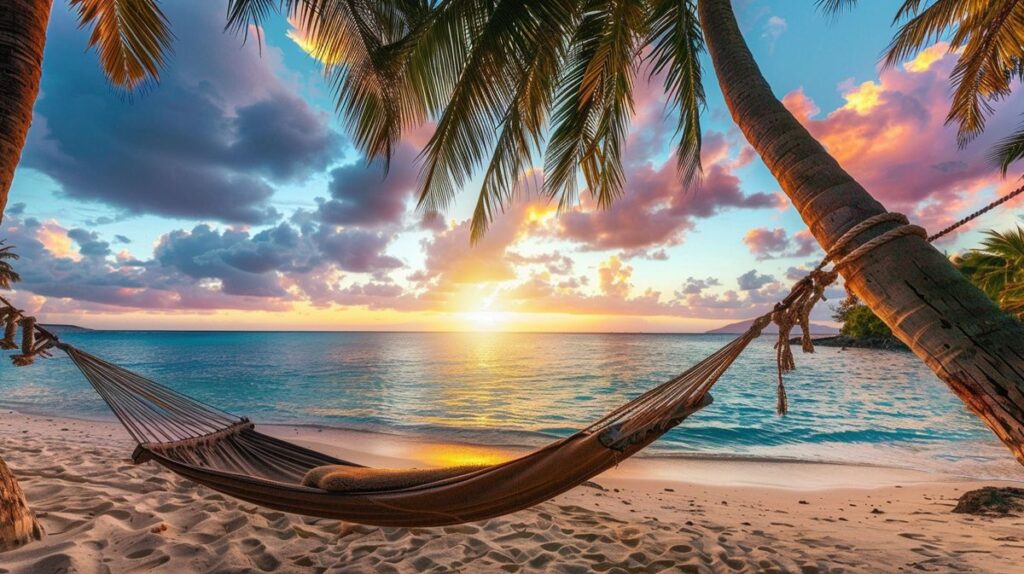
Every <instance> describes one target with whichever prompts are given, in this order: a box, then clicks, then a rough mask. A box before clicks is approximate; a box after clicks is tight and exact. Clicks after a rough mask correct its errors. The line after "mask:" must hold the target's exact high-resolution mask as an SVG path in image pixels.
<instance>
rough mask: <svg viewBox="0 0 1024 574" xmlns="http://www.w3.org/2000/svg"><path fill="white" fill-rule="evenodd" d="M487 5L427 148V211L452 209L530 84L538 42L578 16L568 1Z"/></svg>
mask: <svg viewBox="0 0 1024 574" xmlns="http://www.w3.org/2000/svg"><path fill="white" fill-rule="evenodd" d="M486 8H487V6H484V5H481V6H479V7H478V8H477V13H478V16H477V18H473V19H472V20H476V21H477V22H478V24H477V25H476V26H472V27H470V28H469V33H470V34H469V36H468V38H467V41H468V43H469V45H470V49H469V51H468V53H467V57H466V60H465V64H464V66H463V68H462V70H461V73H460V75H459V78H458V81H457V82H456V83H455V85H454V87H453V89H452V93H451V97H450V98H449V99H448V102H447V104H446V106H445V108H444V111H443V112H442V113H441V116H440V118H439V119H438V122H437V128H436V130H435V131H434V134H433V136H432V137H431V139H430V141H429V142H428V144H427V146H426V148H425V149H424V150H423V154H422V157H423V160H424V165H423V172H422V183H421V191H420V205H421V206H424V207H426V208H427V209H428V210H433V211H438V210H441V209H443V208H444V207H446V206H447V205H448V204H449V203H450V202H451V201H452V200H453V199H454V197H455V194H456V193H457V191H458V190H459V189H460V188H461V186H462V185H463V184H464V183H465V182H466V181H467V180H468V179H469V178H470V177H471V176H472V175H473V173H474V172H475V171H476V169H477V168H478V167H479V166H480V165H481V164H483V162H484V159H485V157H486V155H487V154H488V153H489V151H490V150H491V149H492V148H493V147H494V146H495V145H496V137H497V136H496V133H495V130H496V129H497V128H498V126H500V125H501V123H502V122H503V121H505V120H506V119H507V118H508V111H509V109H510V107H511V106H512V105H513V103H514V102H515V101H516V97H517V95H518V94H519V93H520V87H521V86H523V84H524V83H526V84H528V83H529V81H530V80H529V73H530V69H531V67H530V65H529V63H530V62H531V61H532V59H533V57H534V56H535V55H536V50H537V48H538V46H539V45H541V44H542V43H544V42H549V41H550V40H549V39H547V38H544V35H545V34H550V33H551V32H552V30H555V31H557V30H560V29H565V28H566V27H568V26H569V25H570V24H571V20H572V18H573V14H574V5H573V2H571V1H569V0H500V1H498V2H496V3H494V5H493V8H492V9H490V10H487V9H486ZM480 17H482V19H479V18H480ZM472 20H471V21H472ZM537 131H538V132H539V129H538V130H537ZM510 137H511V136H510ZM505 143H506V144H507V143H508V142H505ZM499 161H500V160H499ZM516 171H517V172H518V169H517V170H516Z"/></svg>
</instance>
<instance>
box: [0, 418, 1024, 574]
mask: <svg viewBox="0 0 1024 574" xmlns="http://www.w3.org/2000/svg"><path fill="white" fill-rule="evenodd" d="M261 428H262V429H263V430H265V431H269V432H271V433H272V434H276V435H279V436H282V437H287V438H289V439H290V440H296V441H299V442H302V443H305V444H309V445H313V446H317V447H318V448H323V449H327V450H332V452H334V453H335V454H339V455H345V456H348V457H349V458H352V459H355V460H358V461H360V462H364V463H368V464H376V465H383V466H399V465H405V466H408V465H418V466H423V465H425V464H437V463H438V462H439V461H467V460H470V461H472V460H490V459H491V458H500V457H502V456H508V455H510V454H512V453H508V452H501V451H496V450H494V449H489V448H486V447H476V446H469V445H444V444H438V443H433V442H427V441H418V440H415V439H408V438H399V437H392V436H387V435H372V434H360V433H352V432H345V431H336V430H331V429H318V428H315V427H285V426H278V427H265V426H264V427H261ZM353 445H358V447H356V448H353ZM132 447H133V445H132V443H131V441H130V440H129V439H128V437H127V436H126V435H125V433H124V432H123V430H122V429H121V428H120V427H119V426H118V425H116V424H114V423H109V422H95V421H82V420H76V419H65V418H57V417H47V416H35V415H26V414H20V413H15V412H10V411H5V412H3V413H0V452H2V453H3V456H4V458H5V459H6V460H7V462H8V464H9V465H10V466H11V467H12V469H13V470H14V472H15V473H16V474H17V476H18V477H19V478H20V480H21V483H22V485H23V487H24V488H25V491H26V493H27V496H28V498H29V501H30V503H31V504H32V506H33V508H34V509H35V511H36V512H37V514H38V516H39V518H40V520H41V522H42V524H43V526H44V528H45V529H46V533H47V535H46V537H45V539H44V540H43V541H42V542H39V543H35V544H32V545H29V546H27V547H23V548H21V549H18V550H15V551H12V552H8V553H5V554H2V555H0V573H4V574H6V573H9V572H10V573H30V572H31V573H49V572H83V573H93V572H96V573H102V572H459V571H461V572H580V573H582V572H659V571H665V572H676V571H681V572H805V573H810V572H878V571H932V572H951V571H956V572H1011V571H1014V570H1015V569H1016V568H1017V567H1018V566H1019V564H1020V562H1021V560H1024V518H1021V517H1005V518H990V517H977V516H969V515H961V514H953V513H951V510H952V508H953V506H954V505H955V502H956V499H957V497H959V496H960V494H962V493H963V492H964V491H966V490H970V489H973V488H978V487H980V486H983V485H1000V483H998V482H993V481H986V482H984V483H982V482H977V481H969V480H964V479H962V478H957V477H952V476H942V475H935V474H925V473H920V472H916V471H908V470H896V469H887V468H881V467H859V466H849V465H843V466H839V465H825V464H810V463H780V462H764V461H720V460H661V459H651V458H638V459H636V460H633V461H631V462H629V463H628V464H624V465H623V466H622V467H620V468H617V469H615V470H614V471H612V472H610V473H607V474H605V475H603V476H601V477H599V478H598V479H597V480H596V481H595V482H594V483H592V484H590V485H587V486H584V487H581V488H577V489H575V490H573V491H571V492H569V493H567V494H565V495H563V496H559V497H558V498H556V499H554V500H553V501H550V502H548V503H545V504H542V505H540V506H538V507H536V508H534V509H531V510H528V511H523V512H519V513H515V514H512V515H509V516H505V517H501V518H496V519H492V520H488V521H484V522H479V523H472V524H466V525H462V526H453V527H446V528H422V529H417V528H410V529H405V528H376V527H368V526H360V525H353V524H346V523H342V522H338V521H335V520H322V519H310V518H305V517H300V516H294V515H289V514H284V513H281V512H275V511H268V510H265V509H260V508H257V507H255V506H252V505H249V504H245V503H240V502H238V501H235V500H231V499H229V498H226V497H224V496H222V495H220V494H218V493H216V492H213V491H211V490H208V489H206V488H202V487H197V486H195V485H193V484H191V483H189V482H188V481H186V480H183V479H180V478H177V477H175V476H174V475H172V474H171V473H169V472H167V471H165V470H163V469H161V468H159V467H157V466H155V465H153V464H146V465H141V466H136V465H133V464H132V463H131V462H130V460H129V459H128V456H129V455H130V453H131V451H132ZM1003 484H1012V483H1003ZM1018 486H1019V485H1018Z"/></svg>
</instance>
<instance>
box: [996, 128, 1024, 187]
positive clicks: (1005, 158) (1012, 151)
mask: <svg viewBox="0 0 1024 574" xmlns="http://www.w3.org/2000/svg"><path fill="white" fill-rule="evenodd" d="M990 157H991V158H992V161H994V162H995V163H997V164H998V165H999V169H1000V170H1002V172H1003V175H1004V176H1005V175H1006V172H1007V171H1008V170H1009V169H1010V164H1012V163H1013V162H1015V161H1017V160H1019V159H1021V158H1024V125H1022V126H1020V127H1018V128H1017V131H1016V132H1014V133H1012V134H1010V135H1009V136H1007V137H1006V138H1004V139H1002V140H1000V141H999V143H998V144H996V146H995V147H994V148H992V152H991V154H990Z"/></svg>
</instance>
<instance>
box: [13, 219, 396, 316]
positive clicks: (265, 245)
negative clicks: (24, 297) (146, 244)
mask: <svg viewBox="0 0 1024 574" xmlns="http://www.w3.org/2000/svg"><path fill="white" fill-rule="evenodd" d="M6 225H7V227H6V229H5V230H4V233H5V234H6V236H7V237H9V239H10V240H11V243H12V244H14V245H16V246H17V252H18V253H19V254H20V255H22V260H21V261H20V262H19V266H18V270H19V272H20V273H21V275H22V278H23V281H22V283H21V285H20V287H21V288H23V289H25V290H27V291H31V292H33V293H36V294H38V295H43V296H45V297H55V298H68V299H73V300H75V301H78V302H80V303H83V304H85V303H97V304H102V305H111V306H117V307H127V308H143V309H217V308H226V309H257V308H258V309H273V308H282V307H283V306H285V305H287V304H289V303H290V302H293V301H297V300H303V299H305V300H309V301H311V302H313V303H314V304H324V303H326V302H343V301H345V300H348V299H350V296H351V294H352V293H351V292H346V291H345V290H344V289H343V288H341V286H340V282H341V279H342V274H341V272H343V271H347V272H352V273H368V274H371V275H372V276H373V277H374V278H375V280H374V282H373V283H371V284H367V285H372V287H369V286H368V287H365V289H364V292H365V294H366V296H369V295H371V294H372V296H373V297H376V298H382V297H384V295H385V291H384V290H383V288H382V286H383V285H385V284H386V283H387V282H388V281H389V280H388V279H386V277H384V276H385V275H386V273H387V272H388V271H390V270H392V269H394V268H396V267H399V266H401V265H402V263H401V262H400V261H398V260H397V259H395V258H393V257H391V256H388V255H386V254H385V253H384V251H385V250H386V249H387V247H388V245H389V242H390V237H389V236H387V235H384V234H381V233H372V232H369V231H361V230H344V229H336V228H331V229H321V228H320V227H318V226H316V225H312V224H307V225H304V226H300V227H296V226H294V225H292V224H289V223H281V224H279V225H276V226H274V227H271V228H268V229H265V230H262V231H260V232H258V233H256V234H254V235H253V234H250V232H249V231H247V230H244V229H233V228H228V229H224V230H218V229H214V228H213V227H211V226H209V225H205V224H204V225H197V226H195V227H194V228H192V229H191V230H176V231H172V232H170V233H168V234H166V235H164V236H162V237H161V238H160V240H159V242H158V243H157V245H156V247H155V249H154V253H153V258H152V259H149V260H146V261H140V260H137V259H135V258H132V257H130V256H127V255H123V256H122V255H118V256H116V257H112V256H111V255H112V253H111V250H110V245H109V243H108V242H106V241H104V240H103V239H102V238H101V237H100V236H99V234H98V233H96V232H92V231H88V230H85V229H71V230H65V229H63V228H62V227H60V226H59V225H58V224H57V223H55V222H52V221H48V222H45V223H41V222H40V221H38V220H36V219H33V218H26V219H24V220H21V219H20V218H19V217H18V216H10V217H8V220H7V222H6ZM62 237H66V238H67V239H70V240H72V241H73V242H74V244H75V245H76V246H77V247H78V252H79V253H80V254H81V255H82V257H81V258H78V257H75V258H72V257H71V256H70V255H59V254H58V253H55V252H54V251H51V248H53V249H58V248H60V245H61V242H62V241H61V238H62ZM63 241H64V243H65V244H66V239H65V240H63ZM48 245H50V247H48ZM54 246H56V247H54ZM64 249H66V248H60V249H58V250H60V251H61V252H62V253H63V252H64V251H63V250H64ZM293 286H295V287H298V289H297V290H296V289H292V287H293ZM352 304H355V303H352Z"/></svg>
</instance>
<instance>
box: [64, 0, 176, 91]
mask: <svg viewBox="0 0 1024 574" xmlns="http://www.w3.org/2000/svg"><path fill="white" fill-rule="evenodd" d="M71 5H72V6H73V7H76V8H77V9H78V21H79V25H80V26H81V27H87V26H92V34H91V35H90V37H89V47H90V48H96V52H97V54H98V55H99V60H100V66H101V67H102V68H103V71H104V72H105V73H106V75H107V77H108V78H109V79H110V81H111V82H112V83H113V84H114V85H116V86H120V87H122V88H125V89H128V90H132V89H134V88H136V87H138V86H139V85H140V84H142V83H143V82H145V81H146V80H153V81H159V78H160V68H161V67H163V65H164V61H165V59H166V56H167V54H168V53H169V52H170V50H171V39H172V35H171V31H170V28H169V27H168V24H167V18H166V17H165V16H164V14H163V12H162V11H161V10H160V7H159V6H158V5H157V2H156V1H155V0H71Z"/></svg>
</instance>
